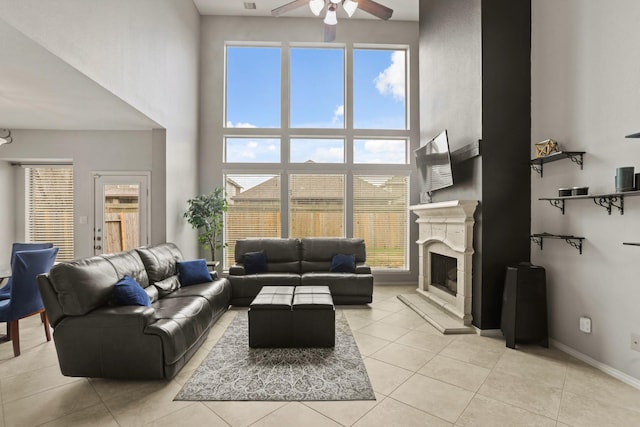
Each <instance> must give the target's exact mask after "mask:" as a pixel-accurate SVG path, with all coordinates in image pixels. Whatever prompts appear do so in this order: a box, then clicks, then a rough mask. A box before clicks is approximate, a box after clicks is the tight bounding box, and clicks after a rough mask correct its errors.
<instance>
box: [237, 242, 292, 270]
mask: <svg viewBox="0 0 640 427" xmlns="http://www.w3.org/2000/svg"><path fill="white" fill-rule="evenodd" d="M257 251H264V254H265V256H266V257H267V270H266V271H267V272H269V273H300V242H299V241H298V239H276V238H260V239H240V240H238V241H236V246H235V251H234V255H235V262H236V263H237V264H240V265H244V264H243V262H244V259H243V257H244V254H246V253H248V252H257ZM229 274H234V272H231V271H230V273H229ZM242 274H247V273H246V271H245V272H244V273H242Z"/></svg>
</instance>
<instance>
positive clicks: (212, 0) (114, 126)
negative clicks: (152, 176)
mask: <svg viewBox="0 0 640 427" xmlns="http://www.w3.org/2000/svg"><path fill="white" fill-rule="evenodd" d="M193 1H194V3H195V5H196V7H197V8H198V10H199V11H200V14H202V15H211V14H214V15H238V16H270V13H271V9H273V8H275V7H278V6H281V5H283V4H285V3H287V2H288V1H289V0H254V1H255V3H256V7H257V9H256V10H246V9H244V7H243V3H244V1H243V0H193ZM379 2H380V3H382V4H384V5H385V6H388V7H390V8H392V9H394V14H393V17H392V18H391V19H392V20H403V21H406V20H409V21H417V20H418V0H380V1H379ZM342 13H343V12H342ZM287 16H291V17H313V15H312V14H311V11H310V10H309V8H308V7H301V8H299V9H298V10H296V11H293V12H291V13H289V14H287ZM343 18H344V19H347V18H346V15H345V16H344V17H343ZM274 19H276V18H274ZM352 19H375V18H374V17H372V16H371V15H369V14H368V13H366V12H363V11H356V13H355V14H354V16H353V18H352ZM158 127H160V126H159V125H158V124H157V123H155V122H154V121H153V120H151V119H149V118H148V117H147V116H145V115H144V114H142V113H141V112H140V111H138V110H136V109H135V108H133V107H132V106H131V105H129V104H127V103H126V102H124V101H123V100H122V99H120V98H118V97H117V96H115V95H114V94H113V93H111V92H110V91H108V90H106V89H104V88H103V87H102V86H100V85H98V84H97V83H96V82H95V81H93V80H92V79H90V78H88V77H87V76H85V75H84V74H82V73H80V72H79V71H78V70H77V69H75V68H73V67H72V66H70V65H69V64H67V63H66V62H64V61H63V60H61V59H60V58H59V57H57V56H56V55H54V54H52V53H51V52H49V51H48V50H46V49H45V48H44V47H42V46H41V45H39V44H38V43H36V42H34V41H33V40H31V39H30V38H28V37H27V36H25V35H24V34H23V33H21V32H20V31H18V30H16V29H14V28H13V27H11V25H8V24H7V23H6V22H5V21H3V20H2V19H0V129H4V128H7V129H70V130H83V129H94V130H109V129H111V130H139V129H151V128H158Z"/></svg>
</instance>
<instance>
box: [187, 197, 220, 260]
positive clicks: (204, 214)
mask: <svg viewBox="0 0 640 427" xmlns="http://www.w3.org/2000/svg"><path fill="white" fill-rule="evenodd" d="M187 203H188V204H189V208H188V209H187V211H186V212H185V213H184V215H183V217H185V218H186V219H187V222H188V223H189V224H190V225H191V227H193V228H194V229H196V230H198V242H200V244H201V245H202V247H203V248H205V249H210V250H211V261H215V260H216V249H222V248H224V247H225V246H226V244H225V243H222V227H223V226H224V213H225V212H226V211H227V207H228V204H227V199H226V197H225V195H224V190H223V189H222V188H221V187H218V188H216V189H215V190H213V192H212V193H209V194H201V195H199V196H197V197H194V198H193V199H189V200H187Z"/></svg>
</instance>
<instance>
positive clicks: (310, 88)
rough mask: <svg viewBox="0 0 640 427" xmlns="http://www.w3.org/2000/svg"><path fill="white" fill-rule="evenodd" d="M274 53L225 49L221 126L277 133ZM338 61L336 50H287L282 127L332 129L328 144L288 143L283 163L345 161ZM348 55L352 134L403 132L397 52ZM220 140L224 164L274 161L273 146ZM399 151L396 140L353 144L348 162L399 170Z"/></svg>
mask: <svg viewBox="0 0 640 427" xmlns="http://www.w3.org/2000/svg"><path fill="white" fill-rule="evenodd" d="M281 54H282V51H281V49H280V48H276V47H259V48H256V47H229V48H228V49H227V112H226V113H227V114H226V120H227V123H226V125H227V127H234V128H280V127H281V119H280V116H281V73H282V70H281ZM344 55H345V50H343V49H338V48H333V49H331V48H322V49H314V48H291V49H290V84H289V88H290V91H289V92H290V106H291V108H290V110H291V112H290V127H291V128H296V129H315V128H321V129H336V135H335V136H336V137H335V138H328V139H322V140H318V139H309V138H306V139H297V140H294V141H292V149H291V153H290V157H291V162H294V163H297V162H304V161H306V160H313V161H316V162H325V163H340V162H343V161H344V159H345V153H344V141H343V139H342V132H341V129H344V128H345V123H346V118H345V107H344V106H345V85H344V82H345V78H344V73H345V70H344V64H345V58H344ZM353 55H354V59H353V64H354V72H353V75H354V77H353V90H352V93H353V99H354V118H353V123H354V128H355V129H405V128H406V119H405V111H406V108H405V78H406V77H405V52H404V51H392V50H378V49H356V50H354V53H353ZM347 90H348V91H349V92H350V91H351V90H350V89H347ZM346 96H351V93H348V94H347V95H346ZM305 133H308V132H305ZM227 141H228V142H227V161H232V162H276V163H277V162H280V160H281V159H280V141H278V140H274V139H260V138H242V139H241V138H234V139H232V140H227ZM403 147H404V146H403V143H402V142H398V141H389V140H356V141H354V150H355V151H354V159H355V161H356V163H404V162H405V161H406V153H405V152H404V149H403Z"/></svg>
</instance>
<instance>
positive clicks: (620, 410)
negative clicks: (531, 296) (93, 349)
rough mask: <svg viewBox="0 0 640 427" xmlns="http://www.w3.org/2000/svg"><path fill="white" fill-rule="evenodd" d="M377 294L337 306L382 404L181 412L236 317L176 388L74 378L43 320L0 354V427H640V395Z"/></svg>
mask: <svg viewBox="0 0 640 427" xmlns="http://www.w3.org/2000/svg"><path fill="white" fill-rule="evenodd" d="M411 291H412V289H411V288H408V287H376V289H375V291H374V301H375V302H374V303H373V304H371V306H370V307H368V308H365V307H352V308H349V307H341V308H340V310H341V311H342V312H343V313H345V315H346V316H347V319H348V320H349V323H350V325H351V328H352V329H353V331H354V336H355V337H356V340H357V342H358V346H359V347H360V351H361V352H362V355H363V357H364V361H365V364H366V366H367V371H368V372H369V377H370V379H371V382H372V384H373V388H374V390H375V392H376V397H377V400H376V401H356V402H174V401H173V397H174V396H175V395H176V394H177V393H178V391H179V390H180V388H181V387H182V384H184V382H185V381H186V380H188V379H189V377H190V376H191V374H192V373H193V371H194V370H195V368H197V367H198V365H199V364H200V363H201V362H202V360H203V359H204V358H205V357H206V355H207V353H208V352H209V350H210V349H211V348H212V346H213V345H214V344H215V342H216V341H217V340H218V338H219V337H220V336H221V334H222V333H223V331H224V329H225V327H226V326H227V325H228V324H229V322H230V321H231V320H232V319H233V317H234V316H235V315H236V314H237V311H235V310H231V311H229V312H228V313H226V314H225V315H224V317H223V318H222V319H220V321H218V323H216V325H215V326H214V327H213V328H212V330H211V332H210V334H209V337H208V339H207V341H206V342H205V343H204V345H203V346H202V348H201V349H200V350H199V351H198V352H197V353H196V355H195V356H194V357H193V358H192V360H191V361H190V362H189V363H188V365H187V366H186V367H185V368H184V369H183V370H182V371H181V372H180V373H179V374H178V376H177V377H176V378H175V379H173V380H172V381H168V382H167V381H112V380H104V379H85V378H67V377H64V376H62V375H61V374H60V371H59V369H58V364H57V359H56V353H55V347H54V346H53V343H47V342H46V341H45V340H44V333H43V331H42V326H41V324H40V322H39V319H38V318H37V316H36V317H33V318H31V319H28V320H26V321H23V322H22V323H21V330H22V337H23V343H22V355H21V356H20V357H17V358H14V357H13V353H12V347H11V343H2V344H0V427H5V426H6V427H13V426H40V425H42V426H76V425H87V426H88V425H90V426H137V425H148V426H227V425H231V426H248V425H252V426H304V427H313V426H340V425H343V426H350V425H355V426H365V427H368V426H413V425H415V426H454V425H455V426H465V427H467V426H491V427H494V426H558V427H566V426H598V427H601V426H616V427H619V426H640V390H636V389H634V388H632V387H630V386H628V385H626V384H624V383H622V382H620V381H617V380H616V379H614V378H612V377H609V376H607V375H605V374H603V373H602V372H600V371H598V370H596V369H594V368H592V367H590V366H588V365H586V364H584V363H582V362H580V361H578V360H576V359H574V358H572V357H570V356H568V355H566V354H564V353H562V352H560V351H558V350H556V349H544V348H542V347H537V346H529V347H519V348H518V350H511V349H507V348H506V347H505V343H504V340H502V339H495V338H486V337H480V336H475V335H462V336H443V335H441V334H440V333H439V332H438V331H436V330H435V329H434V328H432V327H431V326H430V325H428V324H427V323H426V322H425V321H423V320H422V319H421V318H420V317H418V316H417V315H416V314H415V313H413V312H412V311H411V310H410V309H408V308H407V307H406V306H404V305H403V304H402V303H401V302H400V301H398V300H397V299H396V295H398V294H400V293H406V292H411Z"/></svg>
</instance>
